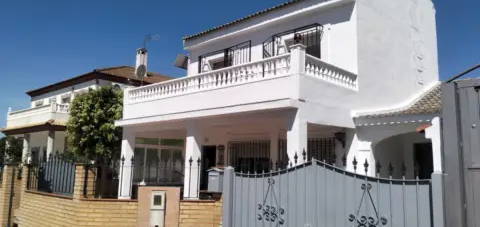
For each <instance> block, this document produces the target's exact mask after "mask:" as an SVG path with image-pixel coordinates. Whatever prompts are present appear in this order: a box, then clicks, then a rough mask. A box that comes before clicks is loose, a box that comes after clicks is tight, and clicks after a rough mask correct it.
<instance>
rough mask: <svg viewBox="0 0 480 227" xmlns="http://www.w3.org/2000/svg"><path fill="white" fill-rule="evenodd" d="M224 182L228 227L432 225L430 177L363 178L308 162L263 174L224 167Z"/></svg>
mask: <svg viewBox="0 0 480 227" xmlns="http://www.w3.org/2000/svg"><path fill="white" fill-rule="evenodd" d="M365 168H366V169H367V168H368V165H367V166H365ZM224 182H225V184H224V220H223V221H224V226H227V227H244V226H248V227H251V226H275V227H279V226H290V227H299V226H302V227H303V226H308V227H320V226H324V227H335V226H342V227H345V226H359V227H376V226H392V227H396V226H402V227H405V226H417V227H423V226H432V225H433V223H432V209H431V208H432V205H431V189H432V187H431V181H430V180H418V179H417V180H406V179H392V178H377V177H367V176H364V175H359V174H356V173H352V172H348V171H345V170H343V169H340V168H337V167H335V166H333V165H329V164H327V163H324V162H320V161H317V160H312V161H310V162H307V163H306V164H303V165H300V166H296V167H291V168H287V169H283V170H278V171H271V172H268V173H261V174H256V173H238V172H233V168H227V169H226V171H225V178H224Z"/></svg>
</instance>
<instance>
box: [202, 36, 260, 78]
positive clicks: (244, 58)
mask: <svg viewBox="0 0 480 227" xmlns="http://www.w3.org/2000/svg"><path fill="white" fill-rule="evenodd" d="M251 45H252V44H251V41H247V42H243V43H240V44H237V45H235V46H232V47H229V48H226V49H223V50H218V51H214V52H211V53H208V54H204V55H201V56H200V57H198V72H199V73H202V72H208V71H211V70H217V69H221V68H225V67H230V66H233V65H240V64H244V63H248V62H250V61H251Z"/></svg>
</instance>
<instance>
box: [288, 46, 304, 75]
mask: <svg viewBox="0 0 480 227" xmlns="http://www.w3.org/2000/svg"><path fill="white" fill-rule="evenodd" d="M306 48H307V47H306V46H305V45H303V44H301V43H299V44H294V45H292V46H291V47H290V49H291V52H290V74H301V73H305V54H306Z"/></svg>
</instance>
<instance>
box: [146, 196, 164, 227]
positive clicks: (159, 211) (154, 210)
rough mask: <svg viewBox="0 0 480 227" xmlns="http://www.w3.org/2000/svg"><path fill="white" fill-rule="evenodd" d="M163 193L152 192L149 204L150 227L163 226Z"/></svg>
mask: <svg viewBox="0 0 480 227" xmlns="http://www.w3.org/2000/svg"><path fill="white" fill-rule="evenodd" d="M166 199H167V198H166V193H165V191H153V192H152V198H151V204H150V227H164V226H165V203H166Z"/></svg>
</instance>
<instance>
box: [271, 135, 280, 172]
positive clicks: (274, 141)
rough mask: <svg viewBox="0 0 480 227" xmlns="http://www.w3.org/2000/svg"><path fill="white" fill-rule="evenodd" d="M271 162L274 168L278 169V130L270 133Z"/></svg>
mask: <svg viewBox="0 0 480 227" xmlns="http://www.w3.org/2000/svg"><path fill="white" fill-rule="evenodd" d="M270 160H271V161H272V163H273V167H274V168H278V130H273V131H271V132H270Z"/></svg>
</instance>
